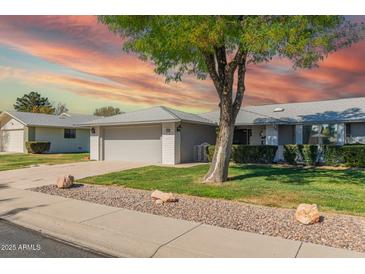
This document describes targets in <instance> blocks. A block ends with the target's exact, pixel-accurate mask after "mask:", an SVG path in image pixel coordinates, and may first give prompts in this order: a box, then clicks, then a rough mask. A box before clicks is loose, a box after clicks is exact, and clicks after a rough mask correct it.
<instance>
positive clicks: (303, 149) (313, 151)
mask: <svg viewBox="0 0 365 274" xmlns="http://www.w3.org/2000/svg"><path fill="white" fill-rule="evenodd" d="M299 147H300V149H299V151H300V153H301V156H302V158H303V161H304V163H305V164H306V165H309V166H314V165H316V163H317V157H318V146H317V145H300V146H299Z"/></svg>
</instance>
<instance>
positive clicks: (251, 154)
mask: <svg viewBox="0 0 365 274" xmlns="http://www.w3.org/2000/svg"><path fill="white" fill-rule="evenodd" d="M214 148H215V146H213V145H212V146H209V147H208V151H207V152H208V161H212V158H213V154H214ZM277 149H278V147H277V146H270V145H258V146H250V145H233V146H232V153H231V160H232V161H233V162H235V163H238V164H243V163H265V164H267V163H272V162H273V161H274V157H275V154H276V150H277Z"/></svg>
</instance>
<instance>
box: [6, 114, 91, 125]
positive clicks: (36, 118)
mask: <svg viewBox="0 0 365 274" xmlns="http://www.w3.org/2000/svg"><path fill="white" fill-rule="evenodd" d="M5 113H8V114H9V115H10V116H12V117H14V118H15V119H17V120H19V121H20V122H22V123H24V124H25V125H27V126H40V127H62V128H80V127H82V126H80V124H81V123H84V122H86V121H90V120H94V119H96V118H97V116H94V115H85V114H72V113H71V114H67V115H51V114H42V113H30V112H18V111H7V112H5Z"/></svg>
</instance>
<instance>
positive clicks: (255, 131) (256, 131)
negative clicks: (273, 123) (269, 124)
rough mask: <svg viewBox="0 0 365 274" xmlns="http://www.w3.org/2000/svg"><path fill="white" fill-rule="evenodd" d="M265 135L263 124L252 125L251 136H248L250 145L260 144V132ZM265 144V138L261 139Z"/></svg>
mask: <svg viewBox="0 0 365 274" xmlns="http://www.w3.org/2000/svg"><path fill="white" fill-rule="evenodd" d="M261 131H262V132H263V134H264V135H265V126H252V136H251V138H250V145H262V143H261V136H260V132H261ZM263 144H265V139H264V140H263Z"/></svg>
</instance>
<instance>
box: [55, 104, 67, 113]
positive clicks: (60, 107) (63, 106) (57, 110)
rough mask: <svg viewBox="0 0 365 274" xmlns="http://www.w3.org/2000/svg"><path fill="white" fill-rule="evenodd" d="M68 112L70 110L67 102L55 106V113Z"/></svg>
mask: <svg viewBox="0 0 365 274" xmlns="http://www.w3.org/2000/svg"><path fill="white" fill-rule="evenodd" d="M67 112H68V108H67V106H66V104H65V103H58V104H57V105H56V107H55V111H54V114H56V115H60V114H62V113H67Z"/></svg>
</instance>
